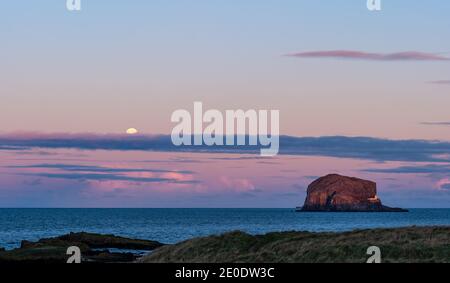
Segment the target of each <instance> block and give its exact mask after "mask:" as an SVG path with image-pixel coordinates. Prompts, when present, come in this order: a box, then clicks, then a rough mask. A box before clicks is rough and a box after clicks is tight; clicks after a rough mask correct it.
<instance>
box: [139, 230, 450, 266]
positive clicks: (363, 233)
mask: <svg viewBox="0 0 450 283" xmlns="http://www.w3.org/2000/svg"><path fill="white" fill-rule="evenodd" d="M369 246H378V247H379V248H380V249H381V260H382V262H386V263H387V262H408V263H412V262H450V227H407V228H395V229H371V230H358V231H352V232H343V233H310V232H280V233H268V234H265V235H257V236H252V235H249V234H246V233H243V232H240V231H236V232H231V233H226V234H223V235H217V236H209V237H202V238H195V239H191V240H187V241H184V242H181V243H178V244H175V245H168V246H164V247H161V248H159V249H157V250H155V251H154V252H153V253H151V254H149V255H147V256H145V257H143V258H142V259H140V261H141V262H187V263H196V262H219V263H220V262H221V263H223V262H227V263H231V262H242V263H259V262H266V263H269V262H309V263H316V262H330V263H333V262H356V263H358V262H360V263H363V262H366V260H367V258H368V257H369V255H367V254H366V252H367V248H368V247H369Z"/></svg>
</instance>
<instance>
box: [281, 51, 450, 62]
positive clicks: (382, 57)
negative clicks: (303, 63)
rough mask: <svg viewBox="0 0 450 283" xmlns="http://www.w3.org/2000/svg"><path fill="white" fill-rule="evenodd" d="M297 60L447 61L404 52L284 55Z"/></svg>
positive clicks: (441, 56) (325, 52)
mask: <svg viewBox="0 0 450 283" xmlns="http://www.w3.org/2000/svg"><path fill="white" fill-rule="evenodd" d="M286 56H289V57H298V58H335V59H353V60H370V61H449V60H450V58H449V57H445V56H443V55H440V54H435V53H426V52H419V51H404V52H396V53H371V52H364V51H355V50H327V51H308V52H298V53H290V54H286Z"/></svg>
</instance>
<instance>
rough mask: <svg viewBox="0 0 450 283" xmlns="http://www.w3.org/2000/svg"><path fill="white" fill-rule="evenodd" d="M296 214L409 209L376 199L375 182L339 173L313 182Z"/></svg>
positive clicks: (401, 210) (400, 210)
mask: <svg viewBox="0 0 450 283" xmlns="http://www.w3.org/2000/svg"><path fill="white" fill-rule="evenodd" d="M297 211H323V212H333V211H335V212H407V210H406V209H402V208H392V207H387V206H384V205H383V204H382V203H381V200H380V199H379V198H378V196H377V184H376V183H375V182H372V181H368V180H363V179H359V178H354V177H347V176H341V175H338V174H330V175H327V176H324V177H320V178H319V179H317V180H315V181H314V182H312V183H311V184H310V185H309V186H308V190H307V195H306V200H305V204H304V205H303V207H301V208H299V209H297Z"/></svg>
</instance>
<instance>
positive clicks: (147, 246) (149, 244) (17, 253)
mask: <svg viewBox="0 0 450 283" xmlns="http://www.w3.org/2000/svg"><path fill="white" fill-rule="evenodd" d="M163 245H164V244H162V243H159V242H156V241H148V240H139V239H129V238H124V237H119V236H114V235H102V234H93V233H85V232H81V233H70V234H67V235H63V236H59V237H55V238H45V239H41V240H39V241H37V242H30V241H22V242H21V246H20V248H17V249H14V250H10V251H5V250H3V251H2V250H0V262H54V263H59V262H65V261H67V258H68V255H67V254H66V252H67V248H68V247H71V246H77V247H79V248H80V250H81V256H82V261H83V262H133V261H135V260H136V259H137V258H138V257H140V253H141V252H142V251H151V250H154V249H156V248H158V247H161V246H163ZM111 250H112V251H111Z"/></svg>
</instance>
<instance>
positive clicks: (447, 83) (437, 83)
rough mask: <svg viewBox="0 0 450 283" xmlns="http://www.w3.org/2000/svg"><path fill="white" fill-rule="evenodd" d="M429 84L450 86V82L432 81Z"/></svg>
mask: <svg viewBox="0 0 450 283" xmlns="http://www.w3.org/2000/svg"><path fill="white" fill-rule="evenodd" d="M428 83H430V84H436V85H450V80H439V81H431V82H428Z"/></svg>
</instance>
